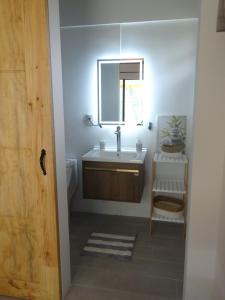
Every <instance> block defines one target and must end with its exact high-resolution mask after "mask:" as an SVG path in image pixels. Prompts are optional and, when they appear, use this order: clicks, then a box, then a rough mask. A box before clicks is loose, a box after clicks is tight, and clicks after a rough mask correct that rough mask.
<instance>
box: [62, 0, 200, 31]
mask: <svg viewBox="0 0 225 300" xmlns="http://www.w3.org/2000/svg"><path fill="white" fill-rule="evenodd" d="M199 2H200V0H138V1H137V0H113V1H112V0H61V1H60V12H61V13H60V15H61V26H68V25H70V26H72V25H84V24H85V25H87V24H106V23H121V22H140V21H150V20H173V19H185V18H197V17H198V16H199Z"/></svg>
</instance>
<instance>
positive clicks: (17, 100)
mask: <svg viewBox="0 0 225 300" xmlns="http://www.w3.org/2000/svg"><path fill="white" fill-rule="evenodd" d="M47 11H48V10H47V0H46V1H45V0H0V295H7V296H12V297H18V298H22V299H32V300H59V299H60V272H59V250H58V231H57V213H56V212H57V208H56V207H57V206H56V191H55V170H54V149H53V130H52V103H51V102H52V99H51V92H50V91H51V84H50V69H49V65H50V62H49V49H48V46H49V45H48V38H49V37H48V19H47ZM41 149H45V150H46V158H45V167H46V171H47V175H46V176H45V175H44V174H43V173H42V171H41V169H40V165H39V157H40V153H41Z"/></svg>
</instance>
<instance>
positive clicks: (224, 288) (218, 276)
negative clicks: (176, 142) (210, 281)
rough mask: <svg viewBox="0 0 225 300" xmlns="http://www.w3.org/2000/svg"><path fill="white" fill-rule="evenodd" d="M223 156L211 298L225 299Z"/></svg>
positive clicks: (224, 187) (224, 178)
mask: <svg viewBox="0 0 225 300" xmlns="http://www.w3.org/2000/svg"><path fill="white" fill-rule="evenodd" d="M224 212H225V156H224V173H223V192H222V199H221V208H220V215H219V226H218V242H217V251H216V273H215V278H214V290H213V299H217V300H224V299H225V285H224V282H225V230H224V228H225V218H224Z"/></svg>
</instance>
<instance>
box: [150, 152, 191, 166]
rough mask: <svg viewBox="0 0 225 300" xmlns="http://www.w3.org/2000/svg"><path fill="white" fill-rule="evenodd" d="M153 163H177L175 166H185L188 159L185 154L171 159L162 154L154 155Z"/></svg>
mask: <svg viewBox="0 0 225 300" xmlns="http://www.w3.org/2000/svg"><path fill="white" fill-rule="evenodd" d="M154 162H159V163H177V164H187V163H188V159H187V156H186V155H185V154H182V155H181V156H179V157H172V156H169V155H168V156H167V155H165V154H162V153H155V155H154Z"/></svg>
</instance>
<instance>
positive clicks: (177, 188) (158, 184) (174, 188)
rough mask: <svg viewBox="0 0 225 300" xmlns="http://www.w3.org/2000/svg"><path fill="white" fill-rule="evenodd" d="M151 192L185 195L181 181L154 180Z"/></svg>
mask: <svg viewBox="0 0 225 300" xmlns="http://www.w3.org/2000/svg"><path fill="white" fill-rule="evenodd" d="M152 191H153V192H162V193H174V194H186V189H185V185H184V180H183V179H166V178H164V179H162V178H156V179H155V181H154V184H153V188H152Z"/></svg>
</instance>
